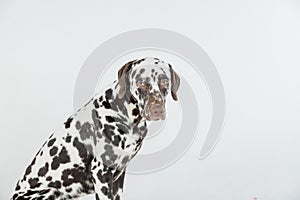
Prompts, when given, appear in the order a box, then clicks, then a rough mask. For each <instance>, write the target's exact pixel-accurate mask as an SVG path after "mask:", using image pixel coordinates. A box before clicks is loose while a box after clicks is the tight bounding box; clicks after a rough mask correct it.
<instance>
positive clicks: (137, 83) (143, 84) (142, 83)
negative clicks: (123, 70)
mask: <svg viewBox="0 0 300 200" xmlns="http://www.w3.org/2000/svg"><path fill="white" fill-rule="evenodd" d="M136 86H137V87H138V88H141V89H143V90H148V88H149V86H148V85H147V84H146V83H145V82H143V81H137V82H136Z"/></svg>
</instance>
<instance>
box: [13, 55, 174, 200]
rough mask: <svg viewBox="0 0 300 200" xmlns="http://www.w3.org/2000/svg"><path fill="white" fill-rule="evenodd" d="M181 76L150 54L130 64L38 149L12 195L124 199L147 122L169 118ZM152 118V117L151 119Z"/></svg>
mask: <svg viewBox="0 0 300 200" xmlns="http://www.w3.org/2000/svg"><path fill="white" fill-rule="evenodd" d="M179 85H180V78H179V76H178V75H177V74H176V73H175V72H174V71H173V69H172V66H171V65H170V64H167V63H165V62H164V61H161V60H159V59H157V58H152V57H146V58H143V59H138V60H133V61H130V62H128V63H127V64H125V65H124V66H123V67H122V68H121V69H120V70H119V71H118V80H117V81H115V82H114V83H113V84H112V86H110V87H108V88H106V89H105V90H104V91H103V92H102V93H99V94H97V95H96V96H95V97H94V98H92V99H91V100H90V101H89V102H88V103H87V104H86V105H85V106H84V107H83V108H82V109H79V110H78V111H77V112H76V113H75V114H73V115H72V116H70V117H69V118H68V119H67V120H66V122H65V123H64V124H63V125H62V127H60V128H59V129H58V131H56V132H55V133H53V134H52V135H51V136H50V137H49V139H48V140H47V141H46V142H45V143H44V145H43V146H42V147H41V149H40V150H39V151H38V152H37V154H36V156H35V157H34V159H33V160H32V162H31V164H30V165H29V166H28V167H27V169H26V170H25V173H24V175H23V176H22V177H21V179H20V180H19V181H18V182H17V185H16V188H15V192H14V194H13V196H12V198H11V200H46V199H47V200H55V199H61V200H67V199H77V198H79V197H81V196H84V195H87V194H95V199H96V200H121V199H122V193H123V185H124V177H125V171H126V166H127V165H128V163H129V161H130V160H131V159H132V158H133V157H134V156H135V155H136V153H137V152H138V151H139V150H140V148H141V145H142V142H143V139H144V138H145V136H146V134H147V122H148V121H155V120H164V119H165V118H166V109H165V102H166V96H167V95H168V93H169V91H170V93H171V95H172V97H173V99H174V100H177V95H176V92H177V90H178V88H179ZM148 123H149V122H148Z"/></svg>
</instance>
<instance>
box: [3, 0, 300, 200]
mask: <svg viewBox="0 0 300 200" xmlns="http://www.w3.org/2000/svg"><path fill="white" fill-rule="evenodd" d="M299 11H300V2H297V1H296V0H286V1H283V0H280V1H278V0H252V1H250V0H249V1H245V0H228V1H222V0H210V1H208V0H200V1H170V0H168V1H158V0H152V1H144V0H135V1H132V0H127V1H85V2H83V1H81V2H80V3H79V2H78V1H47V2H46V1H31V0H28V1H14V0H10V1H8V0H2V1H0V55H1V56H0V91H1V98H0V113H1V116H0V118H1V119H0V123H1V139H0V177H1V178H0V199H1V200H2V199H3V200H6V199H9V197H10V195H11V194H12V192H13V188H14V186H15V183H16V181H17V179H18V178H19V177H20V176H21V175H22V173H23V171H24V169H25V167H26V166H27V165H28V164H29V162H30V161H31V159H32V158H33V156H34V155H35V153H36V151H37V150H38V148H39V147H40V146H41V144H42V143H43V142H44V140H45V139H46V138H47V137H48V136H49V134H50V133H51V132H52V131H54V130H55V128H56V127H57V126H58V125H59V124H61V123H62V122H63V120H65V118H66V117H67V116H68V115H69V114H71V113H72V112H73V111H72V106H73V104H72V100H73V90H74V84H75V81H76V76H77V74H78V72H79V70H80V67H81V65H82V63H83V62H84V60H85V59H86V58H87V56H88V55H89V54H90V52H92V51H93V50H94V49H95V48H96V47H97V46H98V45H100V44H101V43H102V42H103V41H105V40H107V39H108V38H110V37H112V36H113V35H116V34H119V33H122V32H125V31H129V30H132V29H137V28H144V27H154V28H164V29H170V30H174V31H177V32H180V33H182V34H184V35H186V36H188V37H190V38H191V39H193V40H194V41H196V42H197V43H198V44H199V45H201V46H202V47H203V48H204V49H205V50H206V52H207V53H208V55H209V56H210V57H211V58H212V60H213V61H214V63H215V64H216V66H217V69H218V71H219V73H220V75H221V77H222V80H223V83H224V87H225V92H226V98H227V113H226V122H225V127H224V131H223V136H222V138H221V140H220V141H219V143H218V145H217V146H216V148H215V150H214V151H213V153H212V154H211V155H210V156H209V157H208V158H207V159H205V160H202V161H200V160H198V156H199V151H200V147H201V141H200V138H201V137H203V136H199V137H198V139H196V141H195V143H194V145H193V146H192V147H191V149H190V150H189V151H188V152H187V153H186V155H185V156H184V157H183V158H182V159H180V160H179V161H178V162H177V163H176V164H175V165H172V166H171V167H169V168H167V169H165V170H163V171H160V172H157V173H154V174H147V175H128V176H127V178H126V187H125V199H126V200H140V199H143V200H148V199H149V200H150V199H151V200H153V199H155V200H164V199H174V200H179V199H205V200H221V199H226V200H227V199H233V200H248V199H253V198H254V197H258V199H259V200H260V199H262V200H299V199H300V191H299V187H300V175H299V171H300V156H299V153H300V145H299V142H300V136H299V133H300V131H299V130H300V127H299V114H300V105H299V102H300V94H299V89H300V80H299V78H298V77H299V72H300V70H299V67H300V61H299V52H300V37H299V35H300V24H299V19H300V18H299V17H300V12H299ZM85 199H93V198H92V197H90V198H85Z"/></svg>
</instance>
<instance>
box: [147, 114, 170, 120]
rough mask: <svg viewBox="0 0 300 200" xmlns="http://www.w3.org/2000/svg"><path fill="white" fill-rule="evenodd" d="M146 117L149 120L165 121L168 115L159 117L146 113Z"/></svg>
mask: <svg viewBox="0 0 300 200" xmlns="http://www.w3.org/2000/svg"><path fill="white" fill-rule="evenodd" d="M144 117H145V119H146V120H147V121H160V120H162V121H163V120H165V119H166V116H165V115H164V116H162V117H158V118H155V117H151V116H149V115H145V116H144Z"/></svg>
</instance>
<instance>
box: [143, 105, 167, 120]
mask: <svg viewBox="0 0 300 200" xmlns="http://www.w3.org/2000/svg"><path fill="white" fill-rule="evenodd" d="M144 117H145V118H146V120H148V121H157V120H165V119H166V109H165V105H164V104H162V103H153V104H151V103H147V104H146V105H145V110H144Z"/></svg>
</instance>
